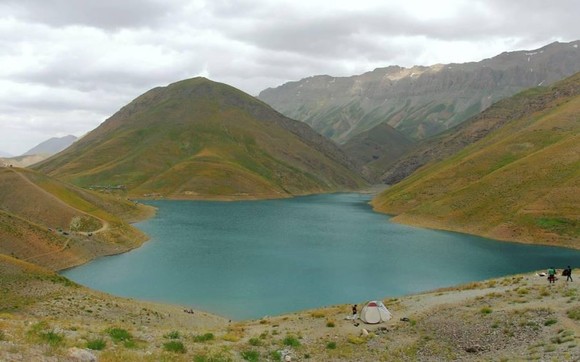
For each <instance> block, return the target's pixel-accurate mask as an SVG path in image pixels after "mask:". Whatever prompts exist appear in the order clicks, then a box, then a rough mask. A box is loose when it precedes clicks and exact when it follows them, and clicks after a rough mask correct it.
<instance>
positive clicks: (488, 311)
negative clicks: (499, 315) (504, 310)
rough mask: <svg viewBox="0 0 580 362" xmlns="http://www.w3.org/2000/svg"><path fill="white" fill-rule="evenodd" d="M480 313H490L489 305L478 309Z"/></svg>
mask: <svg viewBox="0 0 580 362" xmlns="http://www.w3.org/2000/svg"><path fill="white" fill-rule="evenodd" d="M480 312H481V314H490V313H491V312H492V310H491V308H490V307H483V308H481V309H480Z"/></svg>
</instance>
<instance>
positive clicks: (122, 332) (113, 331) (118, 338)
mask: <svg viewBox="0 0 580 362" xmlns="http://www.w3.org/2000/svg"><path fill="white" fill-rule="evenodd" d="M106 332H107V334H108V335H109V336H110V337H111V339H112V340H113V341H115V342H125V341H131V340H132V339H133V336H132V335H131V333H129V332H128V331H127V330H126V329H123V328H109V329H107V330H106Z"/></svg>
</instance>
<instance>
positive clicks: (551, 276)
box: [548, 266, 556, 284]
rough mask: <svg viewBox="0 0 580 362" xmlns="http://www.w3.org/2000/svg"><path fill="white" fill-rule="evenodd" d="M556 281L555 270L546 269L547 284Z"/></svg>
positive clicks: (551, 268) (552, 268)
mask: <svg viewBox="0 0 580 362" xmlns="http://www.w3.org/2000/svg"><path fill="white" fill-rule="evenodd" d="M555 281H556V269H555V268H554V267H553V266H552V267H550V268H549V269H548V282H549V283H550V284H552V283H554V282H555Z"/></svg>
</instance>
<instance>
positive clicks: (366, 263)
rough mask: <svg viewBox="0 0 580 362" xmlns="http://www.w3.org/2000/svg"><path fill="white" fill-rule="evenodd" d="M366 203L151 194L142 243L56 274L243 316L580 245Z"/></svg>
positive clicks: (428, 283)
mask: <svg viewBox="0 0 580 362" xmlns="http://www.w3.org/2000/svg"><path fill="white" fill-rule="evenodd" d="M368 201H369V196H368V195H361V194H333V195H316V196H307V197H299V198H295V199H289V200H268V201H250V202H229V203H225V202H203V201H151V202H147V203H148V204H150V205H153V206H155V207H157V208H158V209H159V210H158V213H157V216H156V217H155V218H153V219H150V220H147V221H145V222H141V223H138V224H136V226H137V227H138V228H140V229H141V230H143V231H144V232H146V233H147V234H148V235H149V236H150V237H151V240H150V241H149V242H147V243H146V244H145V245H144V246H142V247H141V248H139V249H136V250H133V251H131V252H128V253H125V254H122V255H116V256H111V257H106V258H101V259H98V260H95V261H93V262H91V263H89V264H86V265H83V266H80V267H77V268H74V269H70V270H67V271H65V272H63V273H62V274H63V275H65V276H66V277H68V278H70V279H72V280H74V281H76V282H78V283H81V284H84V285H86V286H89V287H91V288H94V289H98V290H102V291H106V292H109V293H112V294H116V295H120V296H127V297H134V298H139V299H146V300H154V301H163V302H168V303H176V304H181V305H185V306H188V307H192V308H198V309H202V310H206V311H209V312H213V313H217V314H220V315H223V316H227V317H229V318H233V319H246V318H259V317H262V316H265V315H277V314H282V313H287V312H294V311H298V310H303V309H308V308H315V307H320V306H325V305H333V304H339V303H360V302H363V301H365V300H369V299H382V298H385V297H393V296H401V295H404V294H409V293H414V292H419V291H426V290H430V289H433V288H438V287H443V286H451V285H455V284H459V283H464V282H469V281H476V280H482V279H487V278H490V277H497V276H501V275H506V274H513V273H521V272H528V271H534V270H538V269H545V268H547V267H549V266H550V265H553V266H555V267H557V268H561V267H563V266H566V265H575V264H577V263H578V261H579V260H580V251H574V250H569V249H562V248H552V247H540V246H530V245H521V244H513V243H504V242H497V241H493V240H489V239H484V238H479V237H474V236H469V235H463V234H457V233H449V232H442V231H433V230H426V229H420V228H413V227H409V226H404V225H398V224H394V223H391V222H389V220H388V217H387V216H385V215H382V214H377V213H374V212H373V211H372V210H371V208H370V206H368V205H367V202H368ZM346 312H348V311H345V313H346Z"/></svg>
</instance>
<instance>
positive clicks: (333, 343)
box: [326, 342, 336, 349]
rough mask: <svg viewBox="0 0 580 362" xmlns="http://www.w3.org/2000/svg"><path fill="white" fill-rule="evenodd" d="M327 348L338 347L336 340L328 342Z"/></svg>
mask: <svg viewBox="0 0 580 362" xmlns="http://www.w3.org/2000/svg"><path fill="white" fill-rule="evenodd" d="M326 349H336V342H328V343H327V344H326Z"/></svg>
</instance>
